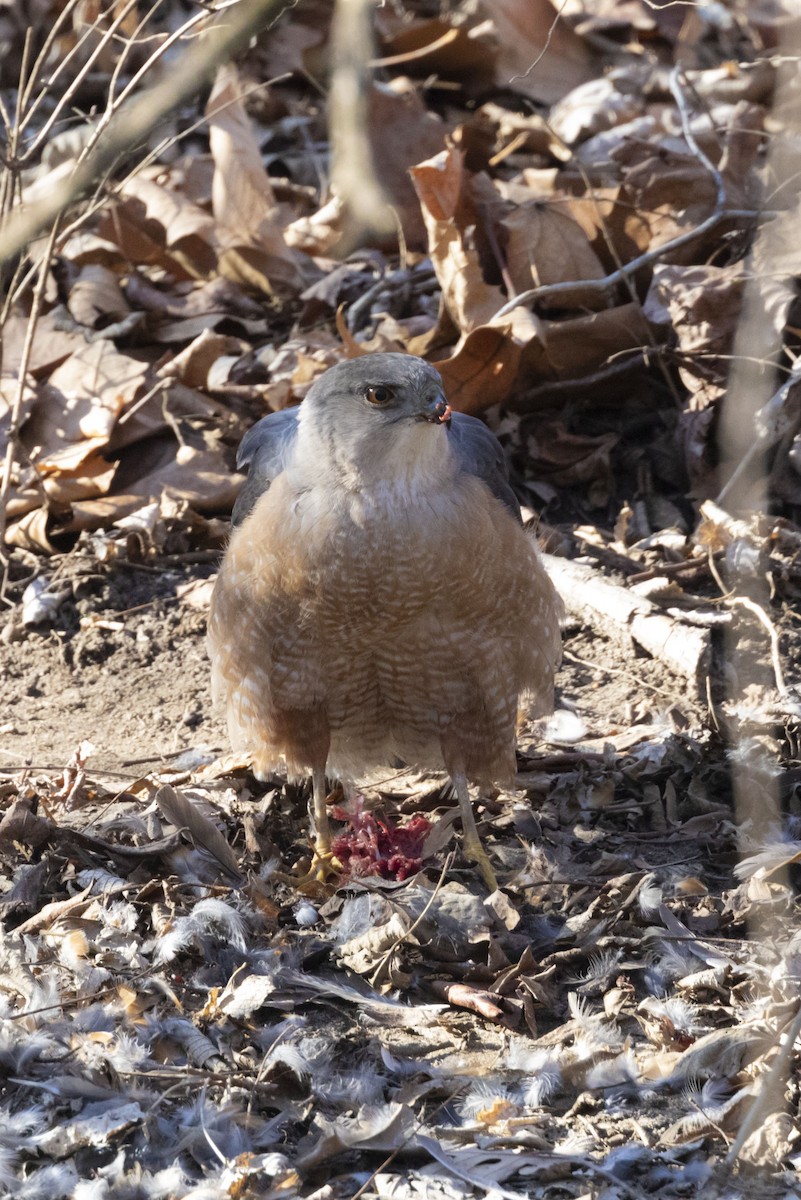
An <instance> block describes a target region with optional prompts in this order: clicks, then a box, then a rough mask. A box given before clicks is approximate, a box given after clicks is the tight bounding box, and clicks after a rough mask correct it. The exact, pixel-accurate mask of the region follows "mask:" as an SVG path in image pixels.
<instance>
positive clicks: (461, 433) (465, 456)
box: [232, 408, 521, 525]
mask: <svg viewBox="0 0 801 1200" xmlns="http://www.w3.org/2000/svg"><path fill="white" fill-rule="evenodd" d="M299 411H300V410H299V409H298V408H285V409H282V410H281V412H275V413H269V414H268V415H267V416H266V417H262V419H261V420H260V421H257V422H256V424H255V425H254V426H253V428H252V429H249V430H248V432H247V433H246V434H245V436H244V437H243V439H242V442H241V445H240V447H239V451H238V453H237V456H236V465H237V467H238V468H239V469H240V470H241V469H242V468H243V467H247V468H248V477H247V479H246V480H245V482H244V484H243V486H242V491H241V492H240V493H239V496H238V498H237V501H236V504H235V505H234V511H233V516H232V523H233V524H234V525H241V524H242V522H243V521H244V520H245V518H246V517H247V516H248V515H249V514H250V512H251V511H252V510H253V508H254V506H255V504H256V501H257V500H258V498H259V496H261V495H262V493H263V492H266V491H267V489H268V488H269V486H270V484H271V483H272V482H273V480H274V479H275V477H276V476H277V475H280V473H281V472H282V471H283V469H284V466H285V465H286V461H287V457H288V455H289V452H290V450H291V449H292V445H293V443H294V441H295V437H296V435H297V428H298V413H299ZM448 436H449V440H450V444H451V448H452V450H453V452H454V454H455V455H456V459H457V462H458V463H459V466H460V467H461V469H462V470H463V471H467V473H468V474H469V475H475V476H476V478H477V479H480V480H482V482H484V483H485V484H486V485H487V487H488V488H489V489H490V491H491V492H492V494H493V496H496V497H497V498H498V499H499V500H500V501H501V503H502V504H503V505H504V506H505V507H506V508H507V509H508V510H509V512H510V513H511V514H512V516H513V517H515V519H516V520H518V521H520V519H521V517H520V505H519V504H518V502H517V497H516V496H515V494H514V492H513V491H512V489H511V487H510V486H509V473H508V470H507V466H506V459H505V458H504V455H503V450H502V449H501V444H500V442H499V441H498V439H497V438H496V436H495V434H494V433H493V432H492V431H491V430H490V429H488V428H487V426H486V425H485V424H484V422H483V421H479V420H478V418H477V417H468V416H467V415H466V414H465V413H454V414H453V416H452V417H451V425H450V428H449V430H448Z"/></svg>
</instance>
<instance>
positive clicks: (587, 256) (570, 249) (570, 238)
mask: <svg viewBox="0 0 801 1200" xmlns="http://www.w3.org/2000/svg"><path fill="white" fill-rule="evenodd" d="M502 225H503V227H504V229H506V231H507V233H508V242H507V245H506V248H505V250H506V265H507V269H508V271H509V275H510V277H511V279H512V282H513V283H514V285H515V288H516V289H517V291H519V292H524V291H526V290H527V289H528V288H532V287H540V286H541V285H544V284H549V283H565V282H567V281H569V280H571V279H602V278H603V277H604V274H605V271H604V268H603V267H602V266H601V263H600V261H599V259H598V256H597V255H596V254H595V252H594V250H593V249H592V247H591V246H590V244H589V242H588V240H587V237H586V234H585V233H584V231H583V230H582V229H581V227H580V225H578V223H577V222H576V221H574V220H573V219H572V217H570V216H568V215H567V214H566V213H565V212H563V211H561V210H560V209H559V208H557V207H556V206H555V205H553V204H540V203H538V202H537V201H532V202H531V203H529V204H521V205H519V206H518V207H517V208H516V209H515V210H514V212H512V213H509V215H508V216H506V217H504V218H503V220H502ZM605 302H606V298H605V296H604V294H603V292H600V291H597V290H596V291H594V292H590V291H586V290H581V289H579V288H577V289H576V291H575V292H570V293H569V294H568V295H566V296H564V297H560V298H559V300H558V302H557V301H553V302H552V303H554V304H558V307H560V308H568V307H569V308H578V307H582V308H602V307H604V305H605Z"/></svg>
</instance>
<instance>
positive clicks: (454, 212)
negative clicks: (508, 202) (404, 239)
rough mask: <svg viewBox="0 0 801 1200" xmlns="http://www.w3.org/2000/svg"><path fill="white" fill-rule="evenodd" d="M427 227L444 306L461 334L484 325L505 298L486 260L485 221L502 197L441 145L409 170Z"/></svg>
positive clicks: (489, 258) (456, 154) (488, 257)
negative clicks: (489, 274) (492, 279)
mask: <svg viewBox="0 0 801 1200" xmlns="http://www.w3.org/2000/svg"><path fill="white" fill-rule="evenodd" d="M411 176H412V179H413V180H414V186H415V188H416V189H417V195H418V196H419V198H420V204H421V206H422V209H423V218H424V220H425V224H426V229H427V231H428V242H429V247H430V254H431V261H432V263H433V266H434V270H435V271H436V274H437V279H438V280H439V284H440V287H441V288H442V295H443V299H444V301H445V303H446V305H447V307H448V311H449V312H450V314H451V316H452V317H453V319H454V321H455V322H456V324H457V326H458V327H459V329H460V330H461V332H462V333H469V332H470V330H471V329H475V328H476V327H477V326H479V325H486V324H488V323H489V322H490V321H491V320H492V318H493V316H494V315H495V313H496V312H497V311H498V309H499V308H500V307H501V305H502V304H504V303H505V301H506V296H505V295H504V294H503V292H502V291H501V288H500V286H498V285H496V284H494V283H492V282H489V281H488V279H487V277H486V273H485V272H486V271H488V270H490V269H491V267H492V266H493V265H494V270H495V273H496V274H498V273H499V266H498V264H497V262H495V263H494V264H493V263H492V254H491V248H489V247H488V246H487V245H486V234H485V226H486V224H487V222H488V221H491V220H492V216H493V215H495V214H494V213H492V212H491V211H490V209H491V208H494V209H495V210H496V212H497V211H498V210H499V209H500V207H501V205H502V201H501V198H500V196H498V193H497V192H496V191H495V189H494V188H493V186H492V184H491V183H490V181H489V179H487V178H486V176H470V175H469V174H468V172H467V171H466V170H465V168H464V162H463V156H462V154H461V153H460V152H459V151H458V150H455V149H450V150H443V151H442V153H441V154H437V155H436V156H435V157H434V158H432V159H429V160H428V162H423V163H420V164H419V165H418V166H416V167H413V168H412V171H411Z"/></svg>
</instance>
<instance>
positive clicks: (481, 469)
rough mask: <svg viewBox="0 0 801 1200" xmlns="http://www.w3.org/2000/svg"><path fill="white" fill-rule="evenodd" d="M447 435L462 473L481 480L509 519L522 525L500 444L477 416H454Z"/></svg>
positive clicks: (460, 414) (456, 414) (462, 414)
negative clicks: (505, 509) (507, 512)
mask: <svg viewBox="0 0 801 1200" xmlns="http://www.w3.org/2000/svg"><path fill="white" fill-rule="evenodd" d="M449 432H450V436H451V443H452V445H453V448H454V451H455V453H456V457H457V459H458V462H459V466H460V467H461V468H462V470H463V471H467V472H468V474H470V475H475V476H476V477H477V478H478V479H482V480H483V481H484V483H486V485H487V487H488V488H489V490H490V491H491V492H492V494H493V496H497V498H498V499H499V500H500V501H501V503H502V504H503V505H504V506H505V507H506V508H508V510H509V512H510V513H511V514H512V516H513V517H515V519H516V520H518V521H520V522H521V524H522V517H521V516H520V505H519V504H518V502H517V497H516V496H515V494H514V492H513V491H512V489H511V487H510V486H509V471H508V468H507V466H506V459H505V458H504V456H503V450H502V449H501V443H500V442H499V441H498V439H497V438H496V436H495V434H494V433H493V432H492V430H491V429H488V428H487V426H486V425H485V424H484V422H483V421H479V420H478V418H477V417H468V416H467V414H466V413H454V414H453V416H452V417H451V427H450V431H449Z"/></svg>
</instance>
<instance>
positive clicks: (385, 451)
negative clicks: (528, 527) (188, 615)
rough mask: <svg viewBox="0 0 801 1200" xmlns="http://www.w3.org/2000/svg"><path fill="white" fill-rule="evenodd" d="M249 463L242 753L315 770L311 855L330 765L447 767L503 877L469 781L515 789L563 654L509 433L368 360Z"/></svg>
mask: <svg viewBox="0 0 801 1200" xmlns="http://www.w3.org/2000/svg"><path fill="white" fill-rule="evenodd" d="M246 464H247V465H249V474H248V478H247V481H246V483H245V485H244V487H243V489H242V492H241V493H240V496H239V499H238V501H237V505H236V507H235V509H234V525H235V529H234V532H233V535H232V537H231V541H230V544H229V546H228V550H227V553H226V555H225V559H224V561H223V564H222V567H221V569H220V574H219V577H218V579H217V583H216V586H215V589H214V595H213V597H212V603H211V615H210V619H209V647H210V654H211V660H212V670H213V687H214V692H215V695H216V696H217V697H219V698H220V699H222V701H223V702H224V703H225V707H226V711H227V717H228V727H229V731H230V735H231V740H232V742H233V744H234V746H235V748H237V749H240V750H245V751H248V752H249V753H251V754H252V756H253V763H254V769H255V770H256V772H257V773H258V774H262V775H263V774H266V773H268V772H269V771H271V770H272V769H273V768H274V766H275V765H276V764H277V763H278V762H279V761H281V760H283V761H284V762H285V763H286V766H287V769H288V771H289V772H290V773H291V774H308V773H311V776H312V781H313V805H312V819H313V825H314V832H315V836H316V850H317V854H318V856H320V857H324V856H326V855H329V854H330V835H329V829H328V817H327V811H326V782H325V781H326V776H329V777H333V776H336V777H340V778H346V779H348V778H350V779H356V778H358V777H359V776H360V775H362V774H363V773H365V772H367V771H368V770H369V769H372V768H374V767H377V766H382V765H387V764H388V763H390V762H397V760H398V759H401V760H403V761H404V762H405V763H408V764H410V765H411V764H414V765H418V766H421V767H426V768H432V769H441V768H443V767H444V768H445V770H446V771H447V772H448V774H449V775H450V777H451V779H452V780H453V783H454V786H455V790H456V794H457V797H458V801H459V805H460V809H461V818H462V825H463V829H464V846H465V851H466V853H467V854H468V855H469V856H470V857H472V858H474V859H475V860H476V861H478V863H479V864H480V866H481V870H482V873H483V875H484V878H485V880H486V882H487V884H488V886H489V887H491V888H494V887H495V886H496V884H495V877H494V874H493V872H492V868H491V867H490V864H489V861H488V859H487V856H486V854H485V853H484V850H483V848H482V847H481V844H480V842H479V838H478V833H477V830H476V825H475V819H474V816H473V812H472V809H471V806H470V796H469V791H468V781H472V782H473V783H476V784H479V785H490V784H493V783H500V784H509V783H510V782H511V781H512V779H513V777H514V774H515V726H516V719H517V711H518V702H519V700H520V698H521V696H522V695H523V694H524V693H528V694H529V695H530V697H531V700H532V704H531V708H532V710H533V713H534V714H535V715H536V714H540V713H543V712H545V711H549V710H550V707H551V703H552V693H553V674H554V667H555V665H556V663H557V661H558V657H559V651H560V638H559V602H558V600H557V597H556V594H555V592H554V589H553V587H552V585H551V583H550V581H549V579H548V577H547V575H546V574H545V571H544V569H543V567H542V565H541V563H540V560H539V557H538V554H537V550H536V548H535V545H534V541H533V539H532V538H531V537H530V536H529V535H528V534H527V533H526V532H525V531H524V530H523V528H522V524H521V520H520V509H519V506H518V504H517V501H516V499H515V497H514V494H513V493H512V491H511V488H510V487H509V484H508V481H507V476H506V469H505V464H504V458H503V454H502V451H501V447H500V445H499V443H498V441H497V440H496V438H495V437H494V435H493V434H492V433H491V432H490V431H489V430H488V429H487V427H486V426H485V425H484V424H483V423H482V422H481V421H479V420H477V419H476V418H474V417H468V416H465V415H463V414H461V413H453V414H451V411H450V408H449V406H448V404H447V401H446V399H445V396H444V394H443V388H442V380H441V378H440V376H439V374H438V373H437V371H436V370H435V369H434V368H433V367H431V366H430V365H429V364H428V363H425V362H423V361H422V360H421V359H419V358H414V357H412V356H410V355H404V354H371V355H365V356H364V357H361V358H355V359H351V360H349V361H345V362H341V363H339V364H338V365H337V366H335V367H332V368H331V369H330V370H328V371H326V372H325V374H324V375H321V376H320V378H319V379H318V380H316V381H315V383H314V385H313V386H312V387H311V388H310V389H309V392H308V394H307V396H306V398H305V400H304V401H303V403H302V404H301V406H300V407H299V408H295V409H288V410H285V411H283V412H279V413H272V414H270V415H269V416H267V417H264V418H263V419H262V420H261V421H259V422H258V424H256V425H254V427H253V428H252V429H251V430H250V431H249V432H248V433H247V434H246V436H245V438H244V439H243V441H242V445H241V447H240V451H239V457H238V465H239V466H244V465H246Z"/></svg>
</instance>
